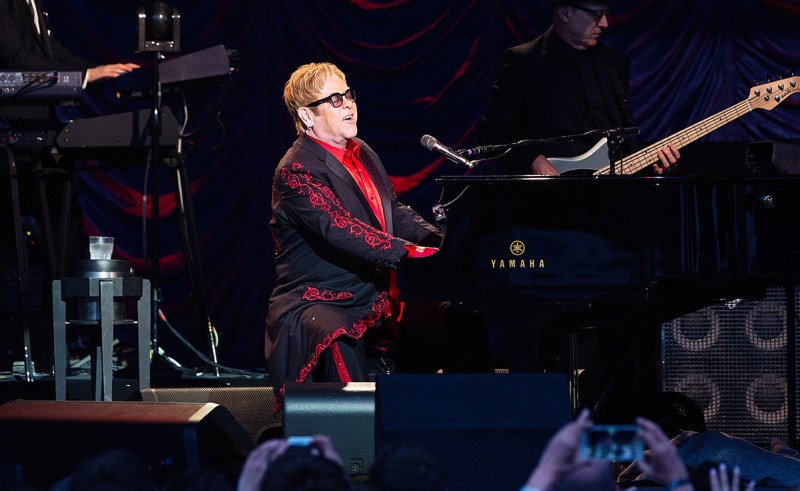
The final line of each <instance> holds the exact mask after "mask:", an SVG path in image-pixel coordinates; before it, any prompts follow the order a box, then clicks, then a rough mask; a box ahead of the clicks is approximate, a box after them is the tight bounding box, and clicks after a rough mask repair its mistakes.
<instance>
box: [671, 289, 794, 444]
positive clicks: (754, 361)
mask: <svg viewBox="0 0 800 491" xmlns="http://www.w3.org/2000/svg"><path fill="white" fill-rule="evenodd" d="M794 302H795V305H800V304H799V303H798V302H800V297H798V292H796V293H795V299H794ZM786 321H787V317H786V294H785V291H784V289H783V288H768V289H767V295H766V297H764V298H763V299H760V300H741V301H733V302H728V303H726V304H721V305H713V306H710V307H706V308H704V309H701V310H698V311H696V312H693V313H691V314H688V315H685V316H682V317H679V318H677V319H675V320H673V321H671V322H668V323H665V324H664V325H663V332H664V335H663V339H664V346H663V350H664V354H663V364H662V366H663V377H664V381H663V388H664V390H666V391H671V392H680V393H683V394H685V395H687V396H689V397H691V398H692V399H694V400H695V402H697V403H698V405H699V406H700V408H701V409H703V414H704V416H705V420H706V426H707V427H708V429H709V430H716V431H723V432H725V433H728V434H730V435H733V436H737V437H740V438H743V439H745V440H748V441H750V442H751V443H754V444H763V445H768V444H769V443H770V441H771V440H772V438H773V437H778V438H781V439H783V440H784V441H787V437H788V433H789V426H788V416H789V404H788V401H789V392H788V386H787V375H788V374H787V362H788V358H787V356H788V352H787V322H786ZM795 376H796V375H795ZM794 397H795V398H796V397H797V395H796V394H795V395H794ZM795 400H796V399H795Z"/></svg>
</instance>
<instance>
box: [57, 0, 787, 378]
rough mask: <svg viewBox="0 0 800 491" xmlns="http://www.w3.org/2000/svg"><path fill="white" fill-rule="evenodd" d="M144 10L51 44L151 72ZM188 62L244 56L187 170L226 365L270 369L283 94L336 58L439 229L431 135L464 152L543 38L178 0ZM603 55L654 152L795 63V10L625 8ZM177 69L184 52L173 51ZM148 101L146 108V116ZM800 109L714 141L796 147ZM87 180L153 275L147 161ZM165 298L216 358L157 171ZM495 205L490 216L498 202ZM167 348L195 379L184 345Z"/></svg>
mask: <svg viewBox="0 0 800 491" xmlns="http://www.w3.org/2000/svg"><path fill="white" fill-rule="evenodd" d="M146 3H148V2H145V1H144V0H141V1H134V0H118V1H115V2H108V1H105V0H80V1H75V0H49V1H48V0H45V5H46V8H47V10H48V11H49V13H50V23H51V26H52V29H53V31H54V32H55V33H56V35H57V36H59V37H60V38H61V40H62V41H63V42H64V43H65V44H66V45H68V46H69V47H71V48H72V49H73V50H74V51H75V52H76V53H78V54H80V55H82V56H84V57H87V58H90V59H93V60H97V61H102V62H122V61H134V62H140V63H148V62H149V57H148V56H144V55H141V54H137V53H136V52H135V47H136V30H135V27H136V9H137V7H139V6H142V5H145V4H146ZM171 5H173V6H175V7H177V8H178V9H179V10H180V13H181V47H182V50H181V52H182V53H183V54H186V53H191V52H193V51H197V50H200V49H203V48H207V47H210V46H214V45H217V44H224V45H225V47H226V48H229V49H235V50H237V51H238V63H237V66H238V72H237V73H236V74H235V76H234V77H233V79H232V80H231V81H230V83H228V84H226V85H221V86H218V87H214V88H211V89H204V90H199V91H198V90H196V91H193V92H192V93H190V94H189V95H188V105H189V119H188V124H187V127H186V129H185V133H186V135H187V137H186V145H185V153H186V157H187V168H188V175H189V179H190V182H191V195H192V200H193V204H194V209H195V214H196V222H197V223H196V225H197V234H198V237H199V243H200V252H201V259H202V263H203V270H204V274H205V280H206V285H205V286H206V288H207V292H208V297H209V301H210V303H209V310H210V314H211V318H212V321H213V323H214V324H215V326H216V327H217V329H218V331H219V334H220V342H219V349H218V352H219V358H220V361H221V362H222V363H224V364H226V365H229V366H235V367H243V368H252V367H259V366H262V365H263V354H262V353H263V350H262V346H263V327H264V319H265V316H266V312H267V307H268V298H269V294H270V289H271V286H272V282H273V272H272V255H273V247H272V241H271V239H270V234H269V231H268V221H269V218H270V209H269V204H270V183H271V179H272V175H273V171H274V168H275V165H276V164H277V162H278V160H279V159H280V157H281V156H282V154H283V153H284V152H285V151H286V149H287V148H288V147H289V146H290V145H291V143H292V141H293V139H294V136H295V135H294V129H293V125H292V123H291V121H290V119H289V117H288V115H287V113H286V110H285V108H284V107H283V104H282V101H281V94H282V89H283V84H284V83H285V81H286V79H287V78H288V76H289V74H290V73H291V72H292V71H293V70H294V69H295V68H296V67H298V66H299V65H301V64H303V63H307V62H312V61H331V62H334V63H336V64H337V65H338V66H339V67H341V68H342V70H343V71H344V72H345V73H346V74H347V77H348V82H349V84H350V85H351V86H352V87H354V88H356V89H357V90H358V96H359V99H358V107H359V123H360V124H359V130H360V131H359V135H360V136H361V137H363V138H364V139H365V140H366V141H368V142H369V143H370V144H371V145H372V147H373V148H374V149H375V150H376V151H377V152H378V153H379V154H380V155H381V156H382V158H383V161H384V163H385V164H386V166H387V167H388V170H389V173H390V174H391V175H392V176H393V177H394V179H395V181H394V182H395V190H396V191H397V193H398V195H399V196H400V197H401V199H402V200H403V201H405V202H407V203H408V204H410V205H412V206H413V207H415V208H416V209H417V210H418V211H420V212H421V213H423V214H424V215H426V216H430V207H431V206H432V205H433V204H435V203H436V200H437V198H438V191H439V189H438V186H437V184H436V182H435V179H436V177H437V176H440V175H443V174H462V173H464V172H465V171H466V169H465V168H461V167H459V166H457V165H456V164H452V163H450V162H449V161H444V160H443V159H442V158H441V157H440V156H439V155H438V154H436V153H432V152H429V151H427V150H425V149H424V148H423V147H422V146H421V145H420V144H419V140H420V137H421V136H422V135H424V134H426V133H427V134H431V135H433V136H435V137H436V138H438V139H439V140H440V141H441V142H442V143H444V144H446V145H448V146H451V147H455V148H463V147H469V146H473V145H474V144H475V134H476V133H475V129H476V125H477V123H478V120H479V118H480V116H481V113H482V111H483V109H484V106H485V104H486V101H487V97H488V93H489V87H490V85H491V83H492V80H493V78H494V76H495V73H496V70H497V68H498V62H499V59H500V56H501V54H502V51H503V50H504V49H505V48H507V47H509V46H512V45H515V44H519V43H522V42H525V41H528V40H530V39H532V38H533V37H535V36H536V35H538V34H540V33H542V32H543V31H544V30H545V29H546V28H547V26H548V25H549V22H550V11H549V9H548V8H547V7H546V6H545V5H544V4H543V3H542V2H541V1H540V0H526V1H521V0H456V1H431V0H258V1H257V0H227V1H224V2H220V1H218V0H173V1H172V2H171ZM609 22H610V23H611V27H610V28H609V30H608V31H607V33H606V35H605V36H604V40H605V42H606V43H607V44H609V45H612V46H615V47H617V48H620V49H622V50H624V51H625V52H627V53H628V54H629V55H630V57H631V60H632V63H633V81H632V87H631V104H632V106H633V108H634V115H635V117H636V118H637V120H638V122H639V124H640V127H641V131H642V133H641V138H642V139H643V140H645V141H655V140H658V139H661V138H664V137H666V136H668V135H670V134H671V133H674V132H676V131H678V130H681V129H683V128H685V127H687V126H689V125H690V124H692V123H694V122H696V121H699V120H701V119H703V118H705V117H707V116H709V115H711V114H713V113H715V112H718V111H721V110H722V109H725V108H727V107H729V106H731V105H733V104H735V103H737V102H739V101H741V100H743V99H744V98H746V97H747V95H748V93H749V89H750V87H751V86H753V85H754V84H755V83H756V82H757V83H762V82H764V81H765V79H766V76H767V75H770V76H772V77H773V79H774V78H775V77H778V78H782V77H784V76H786V75H787V74H788V70H791V69H794V68H797V67H799V66H800V63H798V62H799V61H800V37H798V36H797V29H798V26H800V5H799V4H798V3H797V1H796V0H705V1H702V2H697V1H695V0H620V1H617V2H614V3H613V13H612V14H611V15H610V16H609ZM167 56H168V57H171V56H174V55H173V54H168V55H167ZM89 92H90V93H89V94H87V96H86V101H85V104H84V105H83V107H82V108H80V109H79V111H80V113H81V115H82V116H84V117H85V116H92V115H97V114H105V113H113V112H123V111H128V110H131V109H132V108H133V107H136V106H137V104H134V103H127V102H120V101H116V100H115V99H114V97H113V93H112V91H111V90H110V89H109V88H100V89H94V90H91V91H89ZM138 104H139V105H141V104H142V103H138ZM798 136H800V96H795V97H793V98H791V99H789V100H787V101H786V102H785V103H783V104H781V105H780V106H779V107H777V108H776V109H774V110H772V111H769V112H768V111H760V112H754V113H751V114H748V115H746V116H744V117H742V118H741V119H739V120H737V121H735V122H733V123H731V124H729V125H727V126H725V127H723V128H721V129H720V130H718V131H716V132H714V133H712V134H711V135H709V136H708V137H706V138H705V139H704V140H706V141H723V142H724V141H727V142H747V141H753V140H777V141H788V142H791V141H797V140H798ZM102 163H103V168H102V169H101V170H93V171H85V172H81V173H80V174H79V178H80V184H81V194H80V204H81V205H82V207H83V212H84V217H85V219H84V223H85V229H86V231H87V233H92V234H95V233H99V234H103V235H112V236H114V237H116V240H117V242H116V247H117V252H118V255H119V257H124V258H128V259H131V260H132V261H133V262H134V264H135V265H136V266H137V268H141V265H142V261H141V258H142V257H143V253H144V251H143V243H144V242H145V240H143V235H142V225H141V223H142V219H141V215H142V201H141V195H142V192H143V190H144V180H145V172H144V165H143V164H142V165H141V166H133V167H128V168H114V166H113V165H110V164H113V161H110V160H109V159H105V160H103V161H102ZM161 172H162V174H161V179H160V181H161V183H162V186H161V193H160V195H161V198H160V202H161V205H160V207H159V208H160V209H159V215H160V217H161V227H160V238H159V248H160V256H161V259H160V263H159V264H160V271H161V275H160V286H161V289H162V291H163V310H164V312H165V314H166V315H167V317H168V318H169V319H170V321H171V322H172V323H173V324H174V325H176V326H177V327H178V329H180V330H181V331H182V332H183V333H184V334H185V335H186V336H187V337H189V338H190V339H194V340H195V341H196V342H198V343H199V344H198V348H200V349H201V350H203V351H205V346H204V345H203V344H202V342H201V341H202V336H198V335H197V333H196V332H194V331H195V328H194V327H193V323H192V310H191V303H190V296H189V295H190V292H189V287H188V280H187V278H188V277H187V272H186V270H185V268H184V262H183V258H182V255H181V250H182V249H181V241H180V239H179V237H180V236H179V233H178V221H177V219H176V215H175V197H174V189H175V187H174V178H173V174H172V173H171V172H170V171H169V170H162V171H161ZM487 206H490V205H489V204H487ZM160 338H161V343H162V346H164V347H165V348H166V349H167V351H168V352H169V353H170V354H171V355H172V356H173V357H175V358H178V360H179V361H180V362H181V363H183V364H184V365H186V366H200V365H202V363H200V362H199V361H198V360H197V359H196V358H194V357H193V356H191V355H190V354H189V353H188V352H186V350H184V349H183V348H181V347H180V345H179V343H178V342H177V340H176V339H175V337H174V336H173V335H171V334H170V333H169V332H168V331H167V330H166V329H160Z"/></svg>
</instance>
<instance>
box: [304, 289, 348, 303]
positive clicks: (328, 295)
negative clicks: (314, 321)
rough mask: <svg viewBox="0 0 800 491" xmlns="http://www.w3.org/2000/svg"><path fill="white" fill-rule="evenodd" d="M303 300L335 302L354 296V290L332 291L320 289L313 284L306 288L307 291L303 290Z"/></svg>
mask: <svg viewBox="0 0 800 491" xmlns="http://www.w3.org/2000/svg"><path fill="white" fill-rule="evenodd" d="M302 298H303V300H309V301H314V300H317V301H322V302H334V301H337V300H350V299H351V298H353V293H352V292H332V291H330V290H320V289H319V288H314V287H313V286H309V287H307V288H306V291H304V292H303V296H302Z"/></svg>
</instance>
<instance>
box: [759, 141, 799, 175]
mask: <svg viewBox="0 0 800 491" xmlns="http://www.w3.org/2000/svg"><path fill="white" fill-rule="evenodd" d="M745 165H746V166H747V167H748V168H749V169H750V170H751V171H752V172H753V174H755V175H759V176H777V175H784V174H800V145H796V144H792V143H779V142H770V141H765V142H753V143H748V144H747V160H746V161H745Z"/></svg>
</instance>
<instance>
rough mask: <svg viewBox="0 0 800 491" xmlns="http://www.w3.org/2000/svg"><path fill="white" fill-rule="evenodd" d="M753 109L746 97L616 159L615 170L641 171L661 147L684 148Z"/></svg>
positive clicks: (654, 159)
mask: <svg viewBox="0 0 800 491" xmlns="http://www.w3.org/2000/svg"><path fill="white" fill-rule="evenodd" d="M753 109H754V108H753V107H752V105H751V100H749V99H745V100H743V101H741V102H739V103H738V104H734V105H733V106H731V107H729V108H728V109H724V110H722V111H720V112H718V113H717V114H714V115H712V116H709V117H707V118H706V119H704V120H702V121H699V122H697V123H695V124H693V125H692V126H689V127H688V128H686V129H684V130H681V131H679V132H677V133H675V134H673V135H671V136H668V137H667V138H664V139H663V140H661V141H658V142H656V143H653V144H652V145H648V146H647V147H645V148H643V149H641V150H639V151H638V152H636V153H633V154H631V155H630V156H628V157H626V158H625V159H622V160H618V161H616V162H615V163H614V170H615V172H616V173H617V174H634V173H636V172H639V171H640V170H642V169H645V168H647V167H648V166H650V165H652V164H654V163H655V162H657V161H658V151H659V150H660V149H662V148H664V147H666V146H668V145H675V147H676V148H682V147H684V146H686V145H688V144H690V143H692V142H693V141H695V140H698V139H700V138H702V137H704V136H706V135H707V134H709V133H711V132H712V131H714V130H716V129H718V128H720V127H722V126H724V125H726V124H728V123H730V122H731V121H734V120H736V119H738V118H739V117H741V116H743V115H744V114H747V113H749V112H750V111H752V110H753ZM610 173H611V167H610V166H606V167H603V168H602V169H598V170H597V171H595V172H594V174H595V175H607V174H610Z"/></svg>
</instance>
